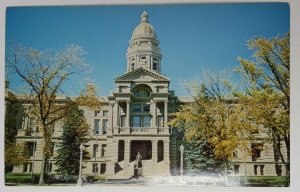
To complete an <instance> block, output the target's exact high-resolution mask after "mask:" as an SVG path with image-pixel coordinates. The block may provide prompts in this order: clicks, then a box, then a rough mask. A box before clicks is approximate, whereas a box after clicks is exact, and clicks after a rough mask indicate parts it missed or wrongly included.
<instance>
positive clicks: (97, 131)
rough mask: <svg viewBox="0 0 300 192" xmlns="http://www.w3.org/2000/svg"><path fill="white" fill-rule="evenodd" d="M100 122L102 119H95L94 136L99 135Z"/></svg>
mask: <svg viewBox="0 0 300 192" xmlns="http://www.w3.org/2000/svg"><path fill="white" fill-rule="evenodd" d="M99 122H100V119H94V134H99V128H100V126H99Z"/></svg>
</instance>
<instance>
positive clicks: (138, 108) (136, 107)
mask: <svg viewBox="0 0 300 192" xmlns="http://www.w3.org/2000/svg"><path fill="white" fill-rule="evenodd" d="M132 112H141V104H133V105H132Z"/></svg>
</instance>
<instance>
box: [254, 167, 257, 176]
mask: <svg viewBox="0 0 300 192" xmlns="http://www.w3.org/2000/svg"><path fill="white" fill-rule="evenodd" d="M257 167H258V165H254V175H257Z"/></svg>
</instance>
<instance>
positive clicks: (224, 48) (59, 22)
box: [6, 3, 290, 96]
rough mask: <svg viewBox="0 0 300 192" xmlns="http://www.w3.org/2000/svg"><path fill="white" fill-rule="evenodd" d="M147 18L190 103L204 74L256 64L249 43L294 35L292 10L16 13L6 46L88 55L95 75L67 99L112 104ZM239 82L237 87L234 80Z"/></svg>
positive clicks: (72, 83) (263, 6) (279, 6)
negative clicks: (91, 91) (190, 86)
mask: <svg viewBox="0 0 300 192" xmlns="http://www.w3.org/2000/svg"><path fill="white" fill-rule="evenodd" d="M144 10H146V11H147V12H148V14H149V23H150V24H151V25H152V26H153V27H154V29H155V30H156V33H157V36H158V40H159V41H160V47H161V52H162V55H163V56H162V64H161V67H162V73H163V74H164V75H166V76H167V77H169V78H170V79H171V84H170V89H171V90H175V94H176V95H178V96H184V95H188V92H187V91H186V89H185V88H184V86H183V85H182V84H183V82H184V81H193V80H195V79H199V78H200V79H201V75H202V71H203V70H204V71H212V72H216V71H224V70H228V71H231V70H232V69H233V68H234V67H236V66H238V65H239V63H238V61H237V57H243V58H248V59H252V57H251V55H252V52H251V51H250V50H248V49H247V46H246V41H247V40H249V39H250V38H252V37H255V36H256V37H259V36H264V37H267V38H271V37H274V36H276V35H280V34H281V35H282V34H284V33H286V32H288V31H289V30H290V11H289V6H288V4H287V3H252V4H246V3H244V4H229V3H228V4H186V5H184V4H177V5H174V4H173V5H129V6H128V5H127V6H123V5H122V6H121V5H120V6H56V7H55V6H52V7H51V6H50V7H41V6H40V7H10V8H7V10H6V42H10V41H13V42H16V43H20V44H22V45H24V46H26V47H33V48H36V49H40V50H44V49H52V50H57V49H61V48H64V47H66V46H67V45H70V44H77V45H79V46H81V47H83V49H84V50H85V51H86V53H87V54H86V62H87V64H89V66H90V70H89V71H88V72H87V73H85V74H84V75H81V76H75V77H73V78H72V79H70V80H68V81H67V82H66V83H65V84H64V87H63V89H64V92H65V93H66V94H67V95H70V96H73V95H77V94H78V93H79V92H80V90H82V89H83V88H84V87H85V85H86V84H87V83H94V84H95V85H96V86H97V89H98V94H99V95H102V96H107V95H109V94H110V93H111V91H112V90H113V89H114V78H116V77H118V76H121V75H122V74H124V73H125V72H126V66H127V64H126V51H127V48H128V45H129V44H128V43H129V40H130V38H131V35H132V32H133V30H134V28H135V27H136V26H137V25H138V24H139V23H140V15H141V14H142V12H143V11H144ZM8 78H9V81H10V88H11V89H12V90H15V89H17V87H19V86H20V85H21V84H22V81H21V80H20V79H19V78H18V76H17V75H16V74H14V73H13V72H12V71H8ZM233 79H234V80H235V81H236V82H237V83H238V81H239V78H238V76H237V75H236V74H235V75H233Z"/></svg>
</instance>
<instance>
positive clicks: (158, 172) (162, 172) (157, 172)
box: [107, 160, 171, 180]
mask: <svg viewBox="0 0 300 192" xmlns="http://www.w3.org/2000/svg"><path fill="white" fill-rule="evenodd" d="M142 165H143V167H142V168H141V172H142V173H141V175H142V176H141V177H145V178H148V177H149V178H151V177H155V176H170V175H171V173H170V163H168V162H164V161H162V162H158V163H155V162H152V160H143V161H142ZM118 166H120V167H121V168H122V170H121V171H119V172H117V173H115V174H114V175H109V176H107V180H126V179H131V178H133V177H134V161H133V162H131V163H129V164H127V165H124V162H120V163H118ZM139 177H140V176H139Z"/></svg>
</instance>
